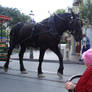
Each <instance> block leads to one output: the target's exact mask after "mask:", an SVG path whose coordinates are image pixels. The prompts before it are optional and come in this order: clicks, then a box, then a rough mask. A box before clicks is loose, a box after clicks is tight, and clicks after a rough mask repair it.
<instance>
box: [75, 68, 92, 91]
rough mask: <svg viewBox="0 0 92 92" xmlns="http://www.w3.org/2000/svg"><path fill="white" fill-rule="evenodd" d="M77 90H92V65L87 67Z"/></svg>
mask: <svg viewBox="0 0 92 92" xmlns="http://www.w3.org/2000/svg"><path fill="white" fill-rule="evenodd" d="M75 92H92V66H90V67H88V68H87V70H86V71H85V72H84V74H83V75H82V77H81V78H80V80H79V81H78V83H77V85H76V88H75Z"/></svg>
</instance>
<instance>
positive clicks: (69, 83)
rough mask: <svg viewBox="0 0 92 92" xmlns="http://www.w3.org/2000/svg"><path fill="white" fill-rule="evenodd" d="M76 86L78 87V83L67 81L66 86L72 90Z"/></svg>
mask: <svg viewBox="0 0 92 92" xmlns="http://www.w3.org/2000/svg"><path fill="white" fill-rule="evenodd" d="M75 87H76V85H75V84H73V83H72V82H70V81H68V82H66V83H65V88H66V89H67V90H72V89H74V88H75Z"/></svg>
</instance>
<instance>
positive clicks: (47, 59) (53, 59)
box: [11, 50, 84, 64]
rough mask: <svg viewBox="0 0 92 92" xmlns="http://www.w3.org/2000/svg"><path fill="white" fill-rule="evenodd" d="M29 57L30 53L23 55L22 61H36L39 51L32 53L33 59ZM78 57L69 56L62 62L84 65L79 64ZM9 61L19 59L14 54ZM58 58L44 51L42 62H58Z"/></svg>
mask: <svg viewBox="0 0 92 92" xmlns="http://www.w3.org/2000/svg"><path fill="white" fill-rule="evenodd" d="M29 56H30V52H25V53H24V57H23V58H24V60H27V61H33V62H34V61H38V59H39V51H38V50H37V51H35V50H34V51H33V59H30V58H29ZM79 58H80V57H79V56H75V55H71V56H70V57H69V58H68V59H64V60H63V62H64V63H67V64H84V63H83V62H80V61H79ZM11 59H12V60H18V59H19V56H18V53H16V54H12V55H11ZM58 60H59V59H58V57H57V55H56V54H55V53H53V52H52V51H48V50H47V51H46V53H45V56H44V62H52V63H53V62H56V63H57V62H58Z"/></svg>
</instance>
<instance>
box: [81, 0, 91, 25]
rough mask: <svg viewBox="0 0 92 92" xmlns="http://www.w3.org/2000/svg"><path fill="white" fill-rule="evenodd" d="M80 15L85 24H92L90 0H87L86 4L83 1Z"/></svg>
mask: <svg viewBox="0 0 92 92" xmlns="http://www.w3.org/2000/svg"><path fill="white" fill-rule="evenodd" d="M80 16H81V18H82V19H83V21H84V23H85V24H88V25H92V3H91V2H90V0H87V2H86V4H84V3H83V2H82V3H81V5H80Z"/></svg>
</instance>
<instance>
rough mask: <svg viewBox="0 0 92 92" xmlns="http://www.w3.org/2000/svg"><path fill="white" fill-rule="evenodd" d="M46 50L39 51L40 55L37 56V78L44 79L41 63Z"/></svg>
mask: <svg viewBox="0 0 92 92" xmlns="http://www.w3.org/2000/svg"><path fill="white" fill-rule="evenodd" d="M45 51H46V49H40V55H39V65H38V77H44V75H43V72H42V62H43V58H44V54H45Z"/></svg>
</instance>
